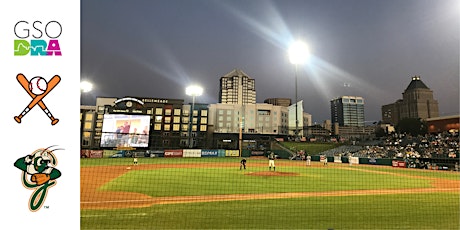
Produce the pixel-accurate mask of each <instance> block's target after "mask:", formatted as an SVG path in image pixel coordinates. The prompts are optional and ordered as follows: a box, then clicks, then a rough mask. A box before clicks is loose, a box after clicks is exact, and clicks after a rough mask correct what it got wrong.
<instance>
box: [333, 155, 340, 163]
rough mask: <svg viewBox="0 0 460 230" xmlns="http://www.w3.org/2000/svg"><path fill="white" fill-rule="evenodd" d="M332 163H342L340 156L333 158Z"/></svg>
mask: <svg viewBox="0 0 460 230" xmlns="http://www.w3.org/2000/svg"><path fill="white" fill-rule="evenodd" d="M334 163H342V157H341V156H334Z"/></svg>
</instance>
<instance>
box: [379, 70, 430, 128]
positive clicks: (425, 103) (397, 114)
mask: <svg viewBox="0 0 460 230" xmlns="http://www.w3.org/2000/svg"><path fill="white" fill-rule="evenodd" d="M438 116H439V109H438V101H437V100H435V99H434V97H433V91H432V90H431V89H430V88H428V87H427V86H426V85H425V83H423V81H422V80H421V79H420V76H414V77H412V81H411V82H410V83H409V85H408V86H407V88H406V90H404V92H403V98H402V99H399V100H397V101H396V102H395V103H392V104H388V105H383V106H382V121H383V122H384V123H389V124H394V125H396V124H397V123H398V121H400V120H401V119H403V118H420V119H423V120H426V119H427V118H433V117H438Z"/></svg>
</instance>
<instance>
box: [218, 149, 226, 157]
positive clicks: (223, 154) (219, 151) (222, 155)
mask: <svg viewBox="0 0 460 230" xmlns="http://www.w3.org/2000/svg"><path fill="white" fill-rule="evenodd" d="M225 151H226V150H225V149H218V150H217V156H218V157H225Z"/></svg>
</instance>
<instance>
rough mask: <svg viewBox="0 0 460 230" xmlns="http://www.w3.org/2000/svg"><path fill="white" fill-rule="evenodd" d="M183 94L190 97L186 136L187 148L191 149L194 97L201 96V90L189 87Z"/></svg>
mask: <svg viewBox="0 0 460 230" xmlns="http://www.w3.org/2000/svg"><path fill="white" fill-rule="evenodd" d="M185 93H186V94H187V95H188V96H192V108H191V109H190V118H189V121H188V122H189V126H188V129H189V130H188V134H189V138H190V141H189V147H190V148H193V138H192V120H193V110H194V107H195V97H197V96H201V94H203V88H201V86H198V85H191V86H189V87H187V88H186V89H185Z"/></svg>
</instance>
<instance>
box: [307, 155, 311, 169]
mask: <svg viewBox="0 0 460 230" xmlns="http://www.w3.org/2000/svg"><path fill="white" fill-rule="evenodd" d="M310 165H311V156H310V155H307V166H310Z"/></svg>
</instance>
